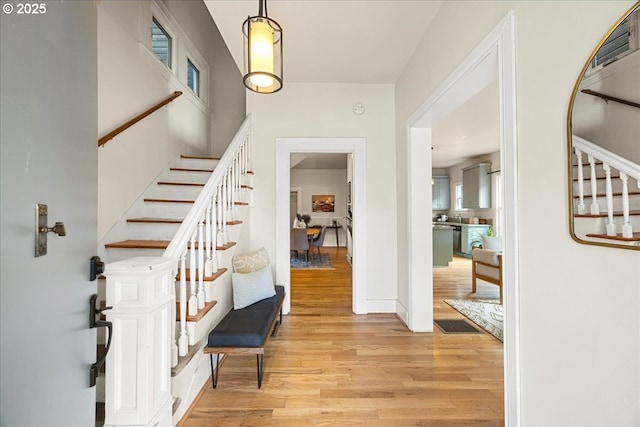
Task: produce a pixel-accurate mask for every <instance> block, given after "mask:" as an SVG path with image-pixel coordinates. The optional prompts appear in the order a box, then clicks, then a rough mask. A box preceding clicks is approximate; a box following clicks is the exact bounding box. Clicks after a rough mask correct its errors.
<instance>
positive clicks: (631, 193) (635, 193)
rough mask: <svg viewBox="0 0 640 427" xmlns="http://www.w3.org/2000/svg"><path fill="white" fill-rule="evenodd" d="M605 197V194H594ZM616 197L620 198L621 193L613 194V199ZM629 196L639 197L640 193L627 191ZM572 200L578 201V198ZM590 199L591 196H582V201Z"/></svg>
mask: <svg viewBox="0 0 640 427" xmlns="http://www.w3.org/2000/svg"><path fill="white" fill-rule="evenodd" d="M606 196H607V195H606V194H605V193H598V194H596V197H606ZM616 196H622V193H613V197H616ZM629 196H640V191H629ZM573 198H574V199H579V198H580V196H579V195H578V196H573ZM589 199H591V196H584V200H585V201H586V200H589Z"/></svg>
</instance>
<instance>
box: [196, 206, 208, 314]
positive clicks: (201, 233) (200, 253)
mask: <svg viewBox="0 0 640 427" xmlns="http://www.w3.org/2000/svg"><path fill="white" fill-rule="evenodd" d="M197 297H198V310H202V309H203V308H204V301H205V299H206V298H205V296H204V218H203V219H202V220H200V222H199V223H198V294H197Z"/></svg>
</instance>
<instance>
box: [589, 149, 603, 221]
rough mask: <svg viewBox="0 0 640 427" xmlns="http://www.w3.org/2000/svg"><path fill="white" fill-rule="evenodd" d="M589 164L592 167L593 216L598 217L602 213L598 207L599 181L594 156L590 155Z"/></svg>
mask: <svg viewBox="0 0 640 427" xmlns="http://www.w3.org/2000/svg"><path fill="white" fill-rule="evenodd" d="M589 164H590V165H591V177H590V179H591V215H598V214H599V213H600V206H598V180H597V177H596V160H595V158H594V157H593V156H592V155H589Z"/></svg>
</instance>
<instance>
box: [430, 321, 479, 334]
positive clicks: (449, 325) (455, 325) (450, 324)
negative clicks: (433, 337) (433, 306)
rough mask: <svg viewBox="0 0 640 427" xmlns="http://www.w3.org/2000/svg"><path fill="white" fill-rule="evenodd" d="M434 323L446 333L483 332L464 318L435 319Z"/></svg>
mask: <svg viewBox="0 0 640 427" xmlns="http://www.w3.org/2000/svg"><path fill="white" fill-rule="evenodd" d="M433 323H435V325H436V326H437V327H438V328H439V329H440V330H441V331H442V332H444V333H445V334H479V333H481V332H482V331H480V330H479V329H476V328H474V327H473V326H472V325H471V324H470V323H469V322H467V321H466V320H463V319H435V320H434V321H433Z"/></svg>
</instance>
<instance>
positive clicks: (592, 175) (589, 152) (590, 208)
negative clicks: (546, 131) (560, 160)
mask: <svg viewBox="0 0 640 427" xmlns="http://www.w3.org/2000/svg"><path fill="white" fill-rule="evenodd" d="M573 147H574V149H573V153H574V156H573V177H574V178H573V194H574V201H573V217H574V233H575V235H576V236H577V237H578V238H580V239H583V240H589V241H594V242H601V243H613V244H616V245H628V246H640V166H639V165H636V164H635V163H633V162H631V161H629V160H627V159H624V158H621V157H619V156H616V155H615V154H614V153H611V152H609V151H607V150H604V149H603V148H602V147H599V146H597V145H595V144H593V143H591V142H590V141H587V140H585V139H583V138H580V137H578V136H576V135H573Z"/></svg>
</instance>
